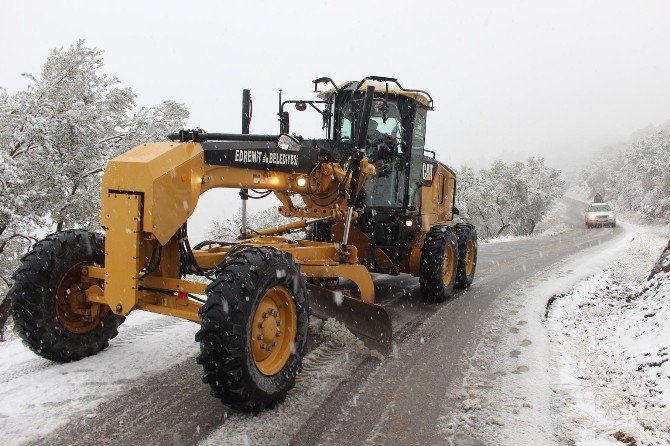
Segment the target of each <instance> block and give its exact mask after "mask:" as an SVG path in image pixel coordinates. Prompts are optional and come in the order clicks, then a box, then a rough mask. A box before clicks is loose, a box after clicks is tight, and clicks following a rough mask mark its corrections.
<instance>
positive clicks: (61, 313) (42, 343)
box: [7, 230, 125, 362]
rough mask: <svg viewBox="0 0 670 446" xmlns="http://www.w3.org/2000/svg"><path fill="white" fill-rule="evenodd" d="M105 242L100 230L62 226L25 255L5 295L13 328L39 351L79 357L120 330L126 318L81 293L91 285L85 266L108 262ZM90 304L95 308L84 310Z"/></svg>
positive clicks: (95, 349)
mask: <svg viewBox="0 0 670 446" xmlns="http://www.w3.org/2000/svg"><path fill="white" fill-rule="evenodd" d="M104 245H105V241H104V238H103V236H101V235H100V234H95V233H93V232H88V231H81V230H68V231H62V232H59V233H56V234H51V235H49V236H47V237H46V238H45V239H44V240H41V241H39V242H37V243H36V244H35V245H34V246H33V247H32V249H31V250H30V251H29V252H28V253H27V254H26V255H25V256H23V258H22V259H21V265H20V266H19V268H18V270H17V271H16V272H15V273H14V275H13V279H14V285H13V286H12V288H11V289H10V290H9V293H8V294H7V297H8V298H9V299H11V301H12V316H13V317H14V324H15V330H16V331H17V333H18V335H19V336H20V337H21V339H23V342H24V343H25V344H26V345H27V346H28V347H29V348H30V349H31V350H32V351H34V352H35V353H37V354H38V355H40V356H42V357H44V358H46V359H50V360H52V361H56V362H69V361H76V360H79V359H82V358H85V357H86V356H91V355H94V354H96V353H97V352H99V351H101V350H104V349H105V348H107V346H108V345H109V341H110V339H112V338H114V337H115V336H116V335H117V334H118V331H117V328H118V326H119V325H121V323H123V321H124V320H125V318H124V317H123V316H116V315H115V314H114V313H113V312H112V311H111V309H110V308H109V307H108V306H106V305H102V304H88V303H86V302H85V300H83V298H82V294H81V291H83V289H85V287H87V286H88V284H86V283H81V282H80V280H79V277H80V276H81V268H82V267H83V266H86V265H100V266H104V263H105V250H104ZM74 299H76V300H74ZM80 299H81V300H80ZM73 307H76V311H75V310H73ZM96 307H97V308H96ZM86 310H88V311H89V312H90V313H91V314H90V315H88V316H86V315H83V316H82V315H81V314H80V312H86ZM96 313H97V316H96V315H95V314H96Z"/></svg>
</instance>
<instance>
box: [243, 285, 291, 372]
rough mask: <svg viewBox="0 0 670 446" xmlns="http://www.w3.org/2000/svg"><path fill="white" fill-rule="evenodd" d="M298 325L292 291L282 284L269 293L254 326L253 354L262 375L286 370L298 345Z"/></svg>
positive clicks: (252, 329) (254, 320)
mask: <svg viewBox="0 0 670 446" xmlns="http://www.w3.org/2000/svg"><path fill="white" fill-rule="evenodd" d="M297 325H298V317H297V310H296V308H295V302H293V296H292V295H291V292H290V291H289V290H287V289H286V288H285V287H283V286H281V285H277V286H274V287H272V288H270V289H269V290H267V291H266V292H265V294H264V295H263V297H262V298H261V301H260V302H259V303H258V307H257V308H256V312H255V313H254V319H253V325H252V326H251V353H252V355H253V357H254V363H255V364H256V367H257V368H258V370H259V371H260V372H261V373H262V374H263V375H266V376H272V375H275V374H277V373H278V372H279V371H280V370H281V369H283V368H284V366H285V365H286V362H287V361H288V359H289V357H290V356H291V350H292V349H293V344H294V343H295V336H296V332H297Z"/></svg>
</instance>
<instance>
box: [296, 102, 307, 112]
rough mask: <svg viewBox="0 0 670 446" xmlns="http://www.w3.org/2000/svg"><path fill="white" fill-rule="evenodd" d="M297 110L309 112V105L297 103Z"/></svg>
mask: <svg viewBox="0 0 670 446" xmlns="http://www.w3.org/2000/svg"><path fill="white" fill-rule="evenodd" d="M295 109H296V110H298V111H305V110H307V104H306V103H304V102H296V103H295Z"/></svg>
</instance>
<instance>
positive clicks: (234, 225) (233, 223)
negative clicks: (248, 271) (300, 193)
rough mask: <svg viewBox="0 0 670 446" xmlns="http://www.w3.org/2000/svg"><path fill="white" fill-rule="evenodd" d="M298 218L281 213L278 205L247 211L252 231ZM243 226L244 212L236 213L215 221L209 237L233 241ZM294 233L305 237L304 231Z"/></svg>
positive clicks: (248, 225) (249, 226)
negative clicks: (287, 216)
mask: <svg viewBox="0 0 670 446" xmlns="http://www.w3.org/2000/svg"><path fill="white" fill-rule="evenodd" d="M297 220H299V219H297V218H286V217H284V216H283V215H281V214H280V213H279V211H278V210H277V207H276V206H274V207H269V208H267V209H263V210H261V211H256V212H247V228H249V230H251V231H254V230H255V231H260V230H262V229H267V228H273V227H275V226H281V225H285V224H287V223H291V222H294V221H297ZM241 227H242V214H241V213H235V214H233V215H232V216H230V217H228V218H226V219H223V220H219V221H215V222H214V225H213V227H212V230H211V231H210V233H209V237H210V238H211V239H212V240H219V241H233V240H235V239H236V238H237V237H238V236H239V235H240V228H241ZM294 234H295V235H296V236H297V237H299V238H303V236H304V231H297V232H296V233H294Z"/></svg>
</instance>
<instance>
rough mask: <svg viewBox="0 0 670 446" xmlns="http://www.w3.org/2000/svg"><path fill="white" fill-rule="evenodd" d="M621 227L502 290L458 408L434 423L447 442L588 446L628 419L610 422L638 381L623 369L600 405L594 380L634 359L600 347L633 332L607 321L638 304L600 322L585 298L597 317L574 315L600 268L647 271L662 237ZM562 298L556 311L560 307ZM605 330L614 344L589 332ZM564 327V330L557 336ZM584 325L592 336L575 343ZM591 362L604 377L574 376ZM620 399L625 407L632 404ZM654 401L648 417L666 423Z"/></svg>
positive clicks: (614, 272) (616, 272)
mask: <svg viewBox="0 0 670 446" xmlns="http://www.w3.org/2000/svg"><path fill="white" fill-rule="evenodd" d="M622 226H623V228H624V231H623V233H622V235H620V236H618V237H616V238H614V239H613V240H612V241H610V242H608V243H605V244H603V245H601V246H598V247H595V248H591V249H587V250H585V251H582V252H580V253H579V254H577V255H576V256H574V257H573V258H572V259H571V260H569V261H568V262H567V263H564V264H562V265H556V266H554V267H552V268H550V269H548V270H546V271H542V272H541V273H539V274H536V275H535V276H534V277H532V278H529V279H527V280H525V281H523V282H522V283H519V284H518V285H517V286H516V287H514V288H513V289H510V290H507V292H506V293H507V298H506V299H500V300H499V302H500V304H499V307H498V308H497V309H496V311H494V312H493V313H492V316H491V317H490V320H489V323H488V324H484V326H483V327H482V328H481V330H480V331H481V333H480V342H479V344H478V346H477V348H476V350H475V353H474V354H473V355H472V356H471V357H470V358H469V364H470V369H469V371H468V373H467V374H466V376H465V378H464V380H463V385H462V389H461V392H460V394H459V395H458V400H459V403H458V406H457V407H455V408H454V407H443V412H444V415H443V417H442V418H441V426H440V428H441V430H442V432H443V433H444V434H445V436H446V437H447V438H448V439H450V441H451V442H452V444H455V445H479V444H528V445H531V444H543V445H545V444H546V445H551V444H583V445H591V444H595V443H594V442H595V439H596V438H600V439H603V438H607V440H606V441H609V440H611V441H616V440H615V439H614V437H612V434H614V433H616V432H617V431H618V430H620V429H621V428H622V427H623V428H626V427H629V426H628V425H626V426H621V427H618V428H615V427H616V426H615V425H616V420H620V419H621V418H620V417H622V416H626V415H624V414H622V413H621V412H620V411H617V410H615V409H621V408H622V406H623V405H624V404H623V403H622V402H621V401H623V400H625V399H626V395H627V394H632V393H634V392H636V391H639V390H640V389H644V386H642V385H641V384H640V383H639V382H638V383H637V384H638V386H637V387H636V388H635V390H633V387H635V384H634V383H632V382H631V383H629V384H626V379H627V378H629V376H627V374H620V376H619V378H618V379H619V380H621V382H620V383H618V384H619V385H612V386H611V388H612V389H617V390H616V392H617V393H618V400H619V401H618V402H616V403H614V402H612V404H611V405H607V404H600V403H601V402H602V401H604V400H605V401H612V400H611V399H609V397H607V394H606V392H607V391H602V392H601V390H600V389H601V387H599V384H602V382H605V381H608V380H612V379H614V378H613V374H612V373H613V371H616V370H618V369H619V368H622V365H623V364H627V363H630V362H631V361H632V362H634V361H635V360H637V359H638V358H635V359H631V358H628V359H629V361H626V362H624V363H623V364H620V363H617V360H621V358H613V357H612V356H606V355H608V354H612V351H613V350H616V346H617V345H618V343H620V342H621V339H630V338H631V336H633V335H635V331H634V330H631V329H628V330H623V329H620V330H618V331H615V330H614V327H616V325H617V324H621V323H622V319H625V318H627V317H632V318H636V317H638V316H639V314H638V313H639V312H633V313H623V312H621V311H619V313H618V314H619V317H618V318H616V317H613V318H612V321H611V322H609V323H608V324H605V323H603V321H604V320H606V319H607V314H608V311H607V310H606V309H607V308H609V306H608V305H606V304H605V303H603V302H592V305H594V306H595V308H596V310H593V313H594V314H597V315H598V316H593V315H591V316H590V317H589V316H587V317H581V318H579V317H578V314H577V313H579V312H580V311H581V310H580V307H579V305H578V304H576V303H575V301H579V299H588V298H590V297H591V295H590V291H593V290H594V289H595V288H594V287H597V286H598V285H601V284H602V283H603V282H602V281H603V280H605V279H604V278H603V277H604V276H607V277H610V278H612V277H616V278H617V280H632V279H640V278H643V277H645V276H646V275H647V274H648V273H649V271H650V270H651V267H652V266H653V264H654V261H655V259H656V258H657V256H658V254H659V253H660V251H661V249H662V246H663V244H664V241H666V242H667V238H665V239H663V238H662V237H660V236H659V235H658V234H656V233H655V232H654V231H651V230H649V229H646V228H643V227H640V226H635V225H627V224H624V225H622ZM584 281H585V282H584ZM580 282H581V283H580ZM578 283H579V286H578V288H577V289H576V290H575V291H574V298H568V297H569V296H571V295H570V294H566V293H567V292H568V291H569V290H570V289H571V288H573V287H574V286H575V285H576V284H578ZM561 295H563V296H564V297H562V298H560V299H557V300H555V301H554V303H553V305H552V307H551V317H550V318H549V320H546V319H545V313H546V311H547V302H548V300H550V298H551V297H552V296H561ZM666 297H667V296H666ZM557 302H560V305H559V304H557ZM559 306H561V307H562V309H561V310H558V309H557V307H559ZM559 311H560V312H559ZM595 322H598V324H597V325H596V324H595ZM603 330H604V331H605V332H607V331H609V332H610V337H609V342H610V346H611V347H612V349H613V350H606V349H602V350H599V349H598V348H597V346H598V345H599V341H598V339H603V338H604V337H603V336H602V335H601V336H600V337H599V336H597V335H596V333H599V332H601V331H603ZM566 331H567V333H569V335H568V336H564V337H562V333H563V332H566ZM638 331H639V330H638ZM586 333H588V334H589V335H590V336H592V341H594V340H595V343H593V342H590V343H589V342H586V343H583V342H582V336H584V335H585V334H586ZM641 339H642V340H641V341H640V340H638V341H636V342H635V345H638V346H639V345H640V342H645V341H650V339H649V337H648V336H647V337H646V338H645V337H643V338H641ZM665 342H666V345H667V341H665ZM666 351H667V350H666ZM603 355H605V356H603ZM619 356H621V355H619ZM589 358H591V359H592V360H589ZM595 365H598V366H599V368H594V369H593V370H590V373H592V374H593V375H594V376H596V375H602V376H599V378H598V380H599V381H601V382H600V383H597V382H595V381H591V382H590V383H589V384H585V382H584V381H583V380H582V379H580V378H579V377H580V376H582V374H583V373H582V372H583V369H590V368H591V367H595ZM623 368H625V366H623ZM589 387H590V388H589ZM667 397H668V396H667V395H666V398H667ZM633 404H635V402H633ZM626 406H627V409H630V404H627V405H626ZM655 409H656V412H655V414H654V415H655V416H656V417H657V418H655V419H654V421H653V422H654V423H659V424H657V426H662V425H663V422H662V421H660V420H662V419H663V417H666V418H665V419H666V421H665V422H666V423H667V417H668V412H667V409H665V412H663V409H661V408H659V407H658V406H657V407H656V408H655ZM598 411H601V412H602V413H598ZM608 411H609V412H608ZM637 415H638V414H637V413H636V411H635V410H633V411H630V410H628V414H627V416H628V417H629V418H633V419H634V418H635V416H637ZM597 420H606V421H605V422H603V423H599V422H598V421H597ZM629 430H630V431H631V432H633V431H634V432H635V433H638V431H639V429H638V430H632V429H629ZM605 444H608V443H605ZM655 444H663V443H655Z"/></svg>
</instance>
